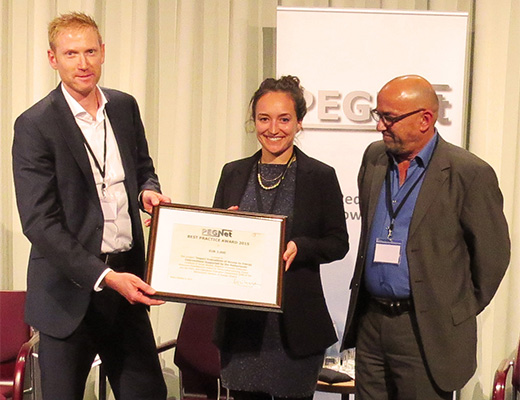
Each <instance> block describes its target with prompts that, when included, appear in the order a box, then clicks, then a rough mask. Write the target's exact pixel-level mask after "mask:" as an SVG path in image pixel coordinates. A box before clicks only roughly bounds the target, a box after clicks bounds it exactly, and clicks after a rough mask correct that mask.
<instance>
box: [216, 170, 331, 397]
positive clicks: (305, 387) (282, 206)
mask: <svg viewBox="0 0 520 400" xmlns="http://www.w3.org/2000/svg"><path fill="white" fill-rule="evenodd" d="M258 168H260V173H261V175H262V177H263V178H264V179H265V182H268V183H269V180H273V179H275V178H276V177H278V176H280V175H281V174H282V173H283V171H284V169H285V165H281V164H260V165H259V166H258ZM296 168H297V165H296V162H294V163H292V164H291V165H290V168H289V169H288V170H287V173H286V174H285V177H284V179H283V181H282V183H281V184H280V185H279V186H278V187H277V188H275V189H272V190H264V189H261V188H259V187H258V181H257V166H256V165H255V167H254V168H253V170H252V171H251V174H250V176H249V181H248V184H247V187H246V191H245V193H244V195H243V197H242V200H241V202H240V205H239V206H240V210H242V211H252V212H259V211H261V212H264V213H269V214H277V215H286V216H287V217H288V219H287V224H286V229H287V231H290V229H291V225H292V214H293V208H294V193H295V187H296V186H295V184H296ZM275 181H276V180H274V181H273V182H275ZM267 186H271V184H268V185H267ZM257 193H260V198H261V202H262V203H261V206H260V207H259V206H258V203H257ZM259 208H261V210H259ZM240 313H241V315H242V317H243V318H241V319H242V320H243V323H240V324H239V325H238V326H236V329H234V332H233V340H232V341H230V343H231V344H230V348H229V349H226V350H221V363H222V370H221V376H222V382H223V385H224V386H225V387H227V388H228V389H231V390H242V391H249V392H264V393H268V394H270V395H272V396H275V397H308V396H312V395H313V393H314V390H315V388H316V382H317V380H318V373H319V371H320V369H321V366H322V364H323V354H317V355H312V356H308V357H295V356H293V355H291V354H290V350H289V349H288V347H287V345H286V343H285V339H284V332H283V327H282V321H281V319H282V315H281V314H279V313H274V312H273V313H272V312H263V311H249V310H241V311H240ZM234 328H235V327H234ZM259 330H263V335H262V343H261V346H260V347H258V346H257V345H256V344H255V345H253V344H252V343H253V342H254V341H252V340H249V339H250V338H251V337H256V336H258V331H259Z"/></svg>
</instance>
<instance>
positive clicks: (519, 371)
mask: <svg viewBox="0 0 520 400" xmlns="http://www.w3.org/2000/svg"><path fill="white" fill-rule="evenodd" d="M511 383H512V384H513V391H516V392H520V341H519V342H518V345H517V346H516V358H515V361H514V363H513V376H512V378H511Z"/></svg>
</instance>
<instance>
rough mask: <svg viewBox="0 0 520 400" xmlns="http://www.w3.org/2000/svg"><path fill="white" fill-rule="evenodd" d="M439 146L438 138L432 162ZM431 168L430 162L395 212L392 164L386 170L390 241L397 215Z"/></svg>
mask: <svg viewBox="0 0 520 400" xmlns="http://www.w3.org/2000/svg"><path fill="white" fill-rule="evenodd" d="M438 144H439V139H438V138H437V139H436V141H435V145H434V147H433V151H432V153H431V156H430V161H431V157H433V154H434V153H435V149H436V148H437V145H438ZM429 166H430V162H428V165H426V167H424V170H423V171H422V172H421V175H419V177H418V178H417V180H416V181H415V182H414V184H413V185H412V187H411V188H410V189H409V190H408V192H407V193H406V194H405V196H404V198H403V200H401V203H399V206H397V208H396V209H395V211H394V207H393V206H392V193H391V187H390V168H391V164H389V165H388V169H387V170H386V204H387V206H388V213H389V215H390V226H389V227H388V240H392V231H393V230H394V222H395V219H396V218H397V214H399V211H401V209H402V208H403V206H404V203H405V202H406V200H408V197H410V194H412V192H413V190H414V189H415V187H416V186H417V185H418V184H419V182H420V181H421V179H422V177H423V176H424V174H425V173H426V170H427V169H428V167H429Z"/></svg>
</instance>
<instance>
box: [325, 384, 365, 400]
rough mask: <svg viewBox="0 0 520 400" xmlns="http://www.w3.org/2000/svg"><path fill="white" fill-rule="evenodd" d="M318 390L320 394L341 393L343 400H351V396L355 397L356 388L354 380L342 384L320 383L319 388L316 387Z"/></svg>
mask: <svg viewBox="0 0 520 400" xmlns="http://www.w3.org/2000/svg"><path fill="white" fill-rule="evenodd" d="M316 390H317V391H319V392H327V393H340V394H341V400H349V398H350V395H352V397H354V393H355V391H356V386H355V381H354V380H351V381H348V382H340V383H327V382H322V381H318V386H317V387H316Z"/></svg>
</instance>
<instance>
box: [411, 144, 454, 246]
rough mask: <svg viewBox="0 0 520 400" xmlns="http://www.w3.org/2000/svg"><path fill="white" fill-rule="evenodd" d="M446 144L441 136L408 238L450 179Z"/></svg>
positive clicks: (424, 182)
mask: <svg viewBox="0 0 520 400" xmlns="http://www.w3.org/2000/svg"><path fill="white" fill-rule="evenodd" d="M445 149H446V142H445V141H444V140H443V139H442V138H441V137H440V136H439V143H438V144H437V148H436V149H435V152H434V153H433V155H432V158H431V160H430V164H429V166H428V170H427V171H426V175H425V176H424V181H423V183H422V185H421V190H420V191H419V196H418V197H417V202H416V203H415V208H414V212H413V216H412V222H411V223H410V231H409V233H408V236H409V237H411V236H412V235H413V234H414V232H415V230H416V229H417V228H418V226H419V225H420V223H421V221H422V219H423V218H424V216H425V215H426V212H427V211H428V209H429V208H430V206H431V204H432V202H433V201H434V199H435V197H436V194H437V193H439V191H440V189H441V186H442V185H443V183H444V181H445V180H446V179H447V178H448V175H449V174H448V170H449V168H450V164H449V162H448V160H447V159H446V157H445V156H444V155H445Z"/></svg>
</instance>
